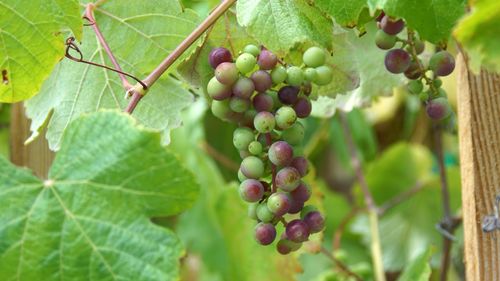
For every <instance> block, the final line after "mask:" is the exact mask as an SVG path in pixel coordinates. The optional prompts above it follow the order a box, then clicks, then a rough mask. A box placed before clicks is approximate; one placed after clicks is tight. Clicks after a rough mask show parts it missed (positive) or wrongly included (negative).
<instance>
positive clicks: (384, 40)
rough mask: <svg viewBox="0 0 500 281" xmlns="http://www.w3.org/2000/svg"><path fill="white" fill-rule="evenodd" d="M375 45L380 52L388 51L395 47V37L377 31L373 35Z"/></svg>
mask: <svg viewBox="0 0 500 281" xmlns="http://www.w3.org/2000/svg"><path fill="white" fill-rule="evenodd" d="M375 44H376V45H377V47H379V48H380V49H382V50H389V49H391V48H392V47H394V45H396V36H394V35H389V34H387V33H385V32H384V31H383V30H378V31H377V33H376V34H375Z"/></svg>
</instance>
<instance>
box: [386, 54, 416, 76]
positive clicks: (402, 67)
mask: <svg viewBox="0 0 500 281" xmlns="http://www.w3.org/2000/svg"><path fill="white" fill-rule="evenodd" d="M409 66H410V55H409V54H408V53H407V52H406V51H405V50H401V49H394V50H390V51H389V52H387V54H386V55H385V68H387V70H388V71H389V72H392V73H395V74H398V73H403V72H405V71H406V70H407V69H408V67H409Z"/></svg>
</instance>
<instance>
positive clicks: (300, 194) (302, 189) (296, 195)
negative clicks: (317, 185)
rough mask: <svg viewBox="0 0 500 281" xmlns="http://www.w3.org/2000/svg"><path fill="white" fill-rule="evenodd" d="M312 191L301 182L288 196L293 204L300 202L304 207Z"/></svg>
mask: <svg viewBox="0 0 500 281" xmlns="http://www.w3.org/2000/svg"><path fill="white" fill-rule="evenodd" d="M311 195H312V191H311V188H310V187H309V186H308V185H307V184H305V183H304V182H301V183H300V184H299V186H298V187H297V188H296V189H295V190H293V191H292V192H290V196H291V197H292V201H294V202H302V206H303V205H304V204H303V203H305V202H306V201H307V200H309V198H311Z"/></svg>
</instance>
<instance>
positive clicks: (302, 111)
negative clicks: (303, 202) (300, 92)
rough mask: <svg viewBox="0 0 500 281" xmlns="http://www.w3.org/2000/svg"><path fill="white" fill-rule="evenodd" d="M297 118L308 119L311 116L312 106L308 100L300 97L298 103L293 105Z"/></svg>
mask: <svg viewBox="0 0 500 281" xmlns="http://www.w3.org/2000/svg"><path fill="white" fill-rule="evenodd" d="M293 109H294V110H295V113H297V117H299V118H306V117H308V116H309V115H311V111H312V105H311V102H310V101H309V99H308V98H305V97H300V98H298V99H297V102H296V103H295V104H294V105H293Z"/></svg>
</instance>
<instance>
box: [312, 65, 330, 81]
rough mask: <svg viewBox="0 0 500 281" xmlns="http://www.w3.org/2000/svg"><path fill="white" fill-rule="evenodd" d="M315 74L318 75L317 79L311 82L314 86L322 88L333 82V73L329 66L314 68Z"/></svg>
mask: <svg viewBox="0 0 500 281" xmlns="http://www.w3.org/2000/svg"><path fill="white" fill-rule="evenodd" d="M316 72H317V73H318V77H317V78H316V80H315V81H313V82H314V83H315V84H316V85H319V86H324V85H328V84H330V83H331V82H332V80H333V72H332V69H331V68H330V67H329V66H326V65H322V66H318V67H316Z"/></svg>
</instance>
